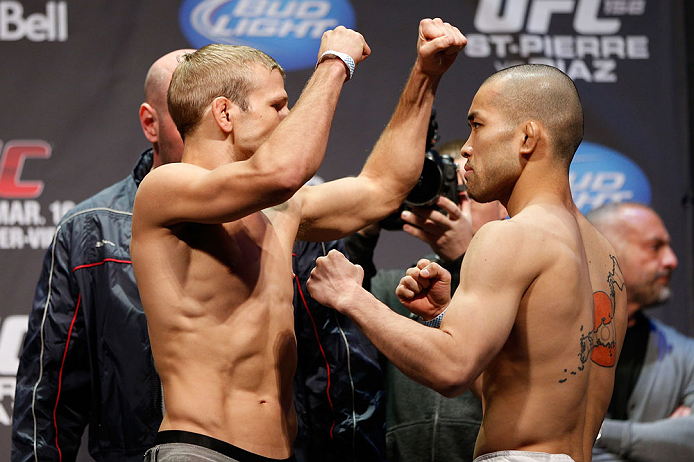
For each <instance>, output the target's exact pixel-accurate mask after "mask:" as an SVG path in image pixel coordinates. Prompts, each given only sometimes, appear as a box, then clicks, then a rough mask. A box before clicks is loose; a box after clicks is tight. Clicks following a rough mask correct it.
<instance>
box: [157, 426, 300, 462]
mask: <svg viewBox="0 0 694 462" xmlns="http://www.w3.org/2000/svg"><path fill="white" fill-rule="evenodd" d="M192 461H199V462H296V459H295V458H294V456H291V457H290V458H288V459H270V458H269V457H263V456H259V455H258V454H253V453H252V452H248V451H246V450H243V449H241V448H237V447H236V446H234V445H231V444H229V443H226V442H224V441H220V440H218V439H215V438H212V437H209V436H206V435H200V434H197V433H192V432H186V431H180V430H167V431H163V432H159V433H158V434H157V437H156V439H155V440H154V447H152V448H150V449H148V450H147V452H146V453H145V459H144V462H192Z"/></svg>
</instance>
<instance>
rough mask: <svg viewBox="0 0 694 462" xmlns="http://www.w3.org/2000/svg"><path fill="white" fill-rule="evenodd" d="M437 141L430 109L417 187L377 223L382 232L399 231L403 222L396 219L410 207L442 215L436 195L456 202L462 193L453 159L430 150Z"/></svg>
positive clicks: (434, 118) (456, 165) (433, 111)
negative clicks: (423, 155)
mask: <svg viewBox="0 0 694 462" xmlns="http://www.w3.org/2000/svg"><path fill="white" fill-rule="evenodd" d="M438 139H439V135H438V124H437V122H436V109H434V108H432V111H431V117H430V119H429V130H428V133H427V146H426V149H427V152H426V155H425V157H424V165H423V167H422V173H421V175H420V176H419V180H418V181H417V184H416V185H415V186H414V188H412V191H410V193H409V194H408V195H407V197H406V198H405V200H404V201H403V203H402V204H401V205H400V208H399V209H398V210H397V211H396V212H395V213H393V214H391V215H389V216H387V217H386V218H384V219H383V220H381V222H380V223H379V225H380V227H381V228H382V229H387V230H399V229H402V227H403V225H404V224H405V222H404V221H402V219H401V218H400V213H401V212H402V211H403V210H410V209H411V207H425V208H431V209H437V210H439V211H441V212H442V213H444V214H445V213H446V212H445V211H443V210H441V209H440V208H438V207H436V205H435V204H436V201H437V200H438V198H439V196H444V197H447V198H448V199H450V200H452V201H453V202H454V203H456V204H457V203H458V192H459V191H460V190H464V188H465V185H464V184H461V185H458V164H456V163H455V161H454V160H453V158H452V157H451V156H448V155H440V154H439V153H438V152H437V151H436V150H434V149H433V146H434V144H436V142H437V141H438Z"/></svg>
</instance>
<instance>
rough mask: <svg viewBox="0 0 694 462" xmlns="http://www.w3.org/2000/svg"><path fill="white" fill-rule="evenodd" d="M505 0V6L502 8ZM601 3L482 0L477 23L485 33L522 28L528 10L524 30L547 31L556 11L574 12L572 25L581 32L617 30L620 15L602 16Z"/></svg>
mask: <svg viewBox="0 0 694 462" xmlns="http://www.w3.org/2000/svg"><path fill="white" fill-rule="evenodd" d="M504 2H505V3H506V7H505V8H502V6H503V4H504ZM601 3H602V0H480V3H479V5H478V7H477V12H476V14H475V22H474V24H475V28H476V29H477V30H478V31H480V32H483V33H486V34H494V33H516V32H521V31H522V30H523V23H524V21H525V18H526V13H527V18H528V19H527V24H526V29H525V30H526V31H527V32H530V33H531V34H547V33H548V32H549V26H550V23H551V21H552V17H553V16H554V15H555V14H568V13H574V12H575V14H574V20H573V26H574V29H575V30H576V32H578V33H579V34H586V35H590V34H595V35H611V34H616V33H617V32H618V31H619V29H620V28H621V26H622V23H621V21H620V20H619V19H617V18H610V19H607V18H599V17H598V12H599V10H600V5H601ZM502 10H503V11H502Z"/></svg>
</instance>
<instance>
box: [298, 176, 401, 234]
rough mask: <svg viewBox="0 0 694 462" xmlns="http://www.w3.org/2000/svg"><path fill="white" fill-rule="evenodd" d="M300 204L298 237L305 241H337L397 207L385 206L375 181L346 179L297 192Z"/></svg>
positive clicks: (364, 178)
mask: <svg viewBox="0 0 694 462" xmlns="http://www.w3.org/2000/svg"><path fill="white" fill-rule="evenodd" d="M297 197H299V198H300V201H301V227H300V229H299V236H300V238H301V239H305V240H331V239H339V238H341V237H344V236H347V235H349V234H352V233H355V232H357V231H358V230H360V229H362V228H363V227H365V226H367V225H369V224H371V223H374V222H376V221H378V220H379V219H381V218H383V217H384V216H385V215H386V214H387V213H388V211H389V210H391V209H394V208H396V207H397V205H398V204H395V202H392V203H387V204H386V203H384V200H383V199H382V198H383V197H384V194H383V192H382V191H380V190H379V186H378V184H377V182H375V181H373V180H371V179H369V178H366V177H363V176H361V177H347V178H340V179H339V180H335V181H330V182H327V183H323V184H320V185H317V186H305V187H303V188H301V190H300V191H299V192H298V193H297Z"/></svg>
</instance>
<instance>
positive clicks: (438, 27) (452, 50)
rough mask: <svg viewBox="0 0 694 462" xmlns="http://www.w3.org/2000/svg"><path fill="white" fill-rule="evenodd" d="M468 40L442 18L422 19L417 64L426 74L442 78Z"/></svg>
mask: <svg viewBox="0 0 694 462" xmlns="http://www.w3.org/2000/svg"><path fill="white" fill-rule="evenodd" d="M466 44H467V39H466V38H465V36H464V35H463V34H462V33H461V32H460V31H459V30H458V28H457V27H455V26H452V25H450V24H449V23H447V22H443V21H442V20H441V19H440V18H435V19H422V20H421V21H420V22H419V39H418V40H417V52H418V55H417V64H416V66H419V68H420V69H421V70H422V72H424V73H425V74H428V75H431V76H440V75H442V74H443V73H444V72H446V70H447V69H448V68H449V67H451V64H453V61H455V58H456V56H458V52H459V51H460V50H462V49H463V47H465V45H466Z"/></svg>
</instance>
